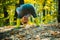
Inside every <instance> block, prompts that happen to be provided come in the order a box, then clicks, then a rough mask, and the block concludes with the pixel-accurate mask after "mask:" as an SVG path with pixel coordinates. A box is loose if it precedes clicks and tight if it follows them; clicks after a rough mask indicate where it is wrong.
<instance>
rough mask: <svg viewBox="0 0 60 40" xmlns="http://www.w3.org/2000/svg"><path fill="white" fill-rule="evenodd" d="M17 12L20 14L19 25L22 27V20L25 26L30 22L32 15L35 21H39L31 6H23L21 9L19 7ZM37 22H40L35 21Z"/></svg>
mask: <svg viewBox="0 0 60 40" xmlns="http://www.w3.org/2000/svg"><path fill="white" fill-rule="evenodd" d="M16 11H17V14H18V17H17V18H18V19H17V25H20V22H21V19H23V24H24V23H27V22H28V17H29V16H30V15H32V16H33V17H34V18H35V20H36V19H37V15H36V12H35V9H34V7H33V6H32V5H31V4H23V5H21V6H20V7H18V8H17V9H16ZM18 20H19V21H20V22H19V21H18ZM35 22H36V23H37V22H38V21H35ZM21 23H22V22H21ZM37 24H38V23H37Z"/></svg>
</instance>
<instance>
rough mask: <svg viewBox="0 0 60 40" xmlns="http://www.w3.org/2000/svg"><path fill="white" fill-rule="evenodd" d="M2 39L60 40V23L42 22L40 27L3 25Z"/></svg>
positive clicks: (0, 39) (0, 30)
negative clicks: (45, 23)
mask: <svg viewBox="0 0 60 40" xmlns="http://www.w3.org/2000/svg"><path fill="white" fill-rule="evenodd" d="M2 29H3V30H2ZM0 40H60V23H59V24H47V25H44V24H41V26H40V27H38V26H32V27H29V26H27V27H25V28H24V27H19V28H14V27H9V26H8V27H4V28H2V27H1V28H0Z"/></svg>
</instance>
